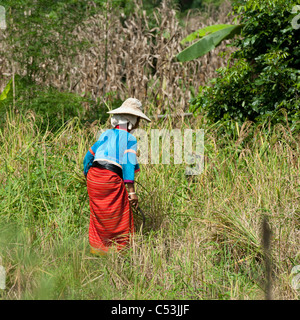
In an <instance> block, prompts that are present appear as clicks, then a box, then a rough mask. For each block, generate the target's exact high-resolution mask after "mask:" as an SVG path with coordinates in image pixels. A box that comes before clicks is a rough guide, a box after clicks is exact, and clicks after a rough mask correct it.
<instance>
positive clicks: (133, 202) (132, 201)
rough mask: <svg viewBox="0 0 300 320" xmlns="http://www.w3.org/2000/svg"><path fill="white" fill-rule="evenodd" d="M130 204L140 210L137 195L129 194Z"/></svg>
mask: <svg viewBox="0 0 300 320" xmlns="http://www.w3.org/2000/svg"><path fill="white" fill-rule="evenodd" d="M129 202H130V204H131V205H132V206H134V207H135V208H136V209H137V208H138V206H139V205H138V196H137V195H136V194H135V193H132V194H129Z"/></svg>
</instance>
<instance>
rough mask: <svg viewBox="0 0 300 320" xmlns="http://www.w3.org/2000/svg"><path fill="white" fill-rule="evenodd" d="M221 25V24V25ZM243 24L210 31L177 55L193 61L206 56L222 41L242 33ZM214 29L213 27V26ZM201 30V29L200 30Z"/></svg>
mask: <svg viewBox="0 0 300 320" xmlns="http://www.w3.org/2000/svg"><path fill="white" fill-rule="evenodd" d="M219 26H220V25H219ZM242 28H243V25H242V24H240V25H227V27H224V25H223V27H222V28H221V29H220V30H218V31H215V32H212V33H209V34H207V35H205V36H204V37H202V38H201V39H200V40H198V41H197V42H195V43H194V44H192V45H191V46H189V47H187V48H186V49H184V50H183V51H181V52H179V53H178V54H177V55H176V58H177V59H178V60H179V61H180V62H185V61H191V60H194V59H197V58H199V57H202V56H204V55H205V54H206V53H208V52H209V51H211V50H213V49H214V48H215V47H217V46H218V45H220V43H221V42H222V41H224V40H227V39H232V38H233V37H234V36H235V35H237V34H240V33H241V30H242ZM211 30H212V28H211ZM198 32H199V30H198Z"/></svg>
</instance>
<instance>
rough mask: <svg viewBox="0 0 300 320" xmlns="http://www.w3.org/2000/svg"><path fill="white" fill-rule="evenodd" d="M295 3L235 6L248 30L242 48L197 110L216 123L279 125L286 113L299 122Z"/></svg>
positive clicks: (253, 0)
mask: <svg viewBox="0 0 300 320" xmlns="http://www.w3.org/2000/svg"><path fill="white" fill-rule="evenodd" d="M296 4H297V3H296V1H293V0H276V1H265V0H264V1H262V0H249V1H246V2H245V1H235V4H234V7H233V13H234V14H237V15H238V17H239V18H240V19H241V23H242V24H244V27H243V30H242V38H241V39H238V40H236V41H235V42H234V43H233V45H234V46H236V47H237V48H238V50H237V51H235V52H234V53H233V54H232V56H231V57H230V62H229V63H228V66H227V67H226V68H220V69H218V70H217V72H218V75H219V76H218V77H217V78H215V79H213V80H211V82H210V85H208V86H201V87H200V89H199V94H198V96H197V97H196V98H195V99H194V100H193V101H191V110H192V111H194V112H196V113H198V112H199V111H204V112H206V113H207V117H208V119H209V120H210V121H212V122H215V121H218V120H228V119H233V120H234V121H237V122H239V123H240V124H241V123H243V122H244V121H246V120H251V121H261V120H264V119H265V118H266V117H270V118H271V119H272V121H273V122H278V121H279V120H280V118H281V117H282V115H283V113H282V112H280V110H281V109H285V110H286V112H287V114H288V116H289V119H290V120H291V121H292V122H296V120H297V119H298V118H299V115H300V108H299V105H300V103H299V90H300V70H299V69H300V58H299V57H300V55H299V53H300V37H299V33H300V32H299V30H296V29H294V28H293V26H292V23H291V22H292V19H293V16H294V15H293V14H291V11H292V8H293V7H294V6H295V5H296Z"/></svg>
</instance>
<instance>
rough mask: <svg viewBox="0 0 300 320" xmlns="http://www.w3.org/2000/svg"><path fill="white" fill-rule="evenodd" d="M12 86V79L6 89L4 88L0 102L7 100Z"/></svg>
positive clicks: (0, 95)
mask: <svg viewBox="0 0 300 320" xmlns="http://www.w3.org/2000/svg"><path fill="white" fill-rule="evenodd" d="M11 84H12V79H10V80H9V81H8V84H7V85H6V87H5V88H4V90H3V91H2V93H1V94H0V101H2V100H5V99H6V98H7V95H8V93H9V91H10V89H11Z"/></svg>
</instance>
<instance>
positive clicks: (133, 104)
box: [107, 98, 151, 122]
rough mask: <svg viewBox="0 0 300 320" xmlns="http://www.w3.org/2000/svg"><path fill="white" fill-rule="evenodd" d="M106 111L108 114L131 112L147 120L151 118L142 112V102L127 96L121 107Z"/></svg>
mask: <svg viewBox="0 0 300 320" xmlns="http://www.w3.org/2000/svg"><path fill="white" fill-rule="evenodd" d="M107 113H110V114H132V115H134V116H137V117H140V118H142V119H145V120H147V121H149V122H151V120H150V119H149V118H148V117H147V116H146V115H145V114H144V113H143V112H142V103H141V102H140V101H139V100H138V99H135V98H128V99H126V100H125V101H124V102H123V103H122V105H121V107H119V108H117V109H114V110H111V111H108V112H107Z"/></svg>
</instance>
